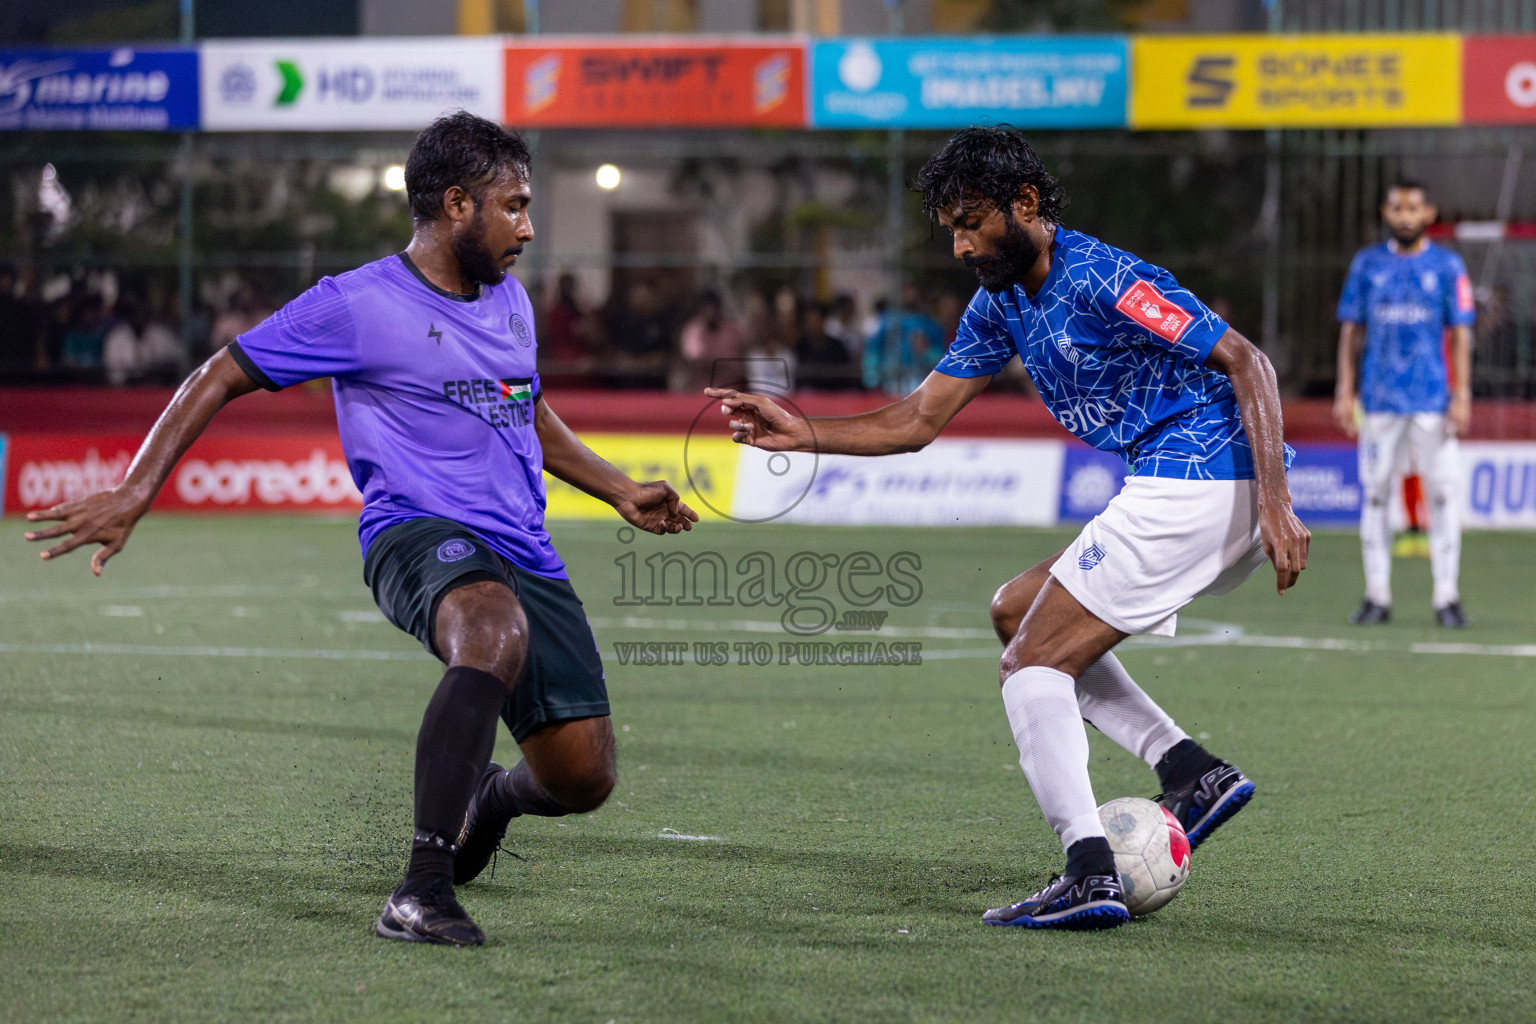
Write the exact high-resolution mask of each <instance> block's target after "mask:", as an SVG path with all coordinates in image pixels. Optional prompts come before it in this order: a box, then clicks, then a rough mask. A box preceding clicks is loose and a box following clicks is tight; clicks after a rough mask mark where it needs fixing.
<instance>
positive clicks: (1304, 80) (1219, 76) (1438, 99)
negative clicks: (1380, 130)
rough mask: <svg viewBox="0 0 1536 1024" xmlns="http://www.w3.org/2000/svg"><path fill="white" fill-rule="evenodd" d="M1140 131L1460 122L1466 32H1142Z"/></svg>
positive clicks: (1135, 65)
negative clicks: (1237, 34)
mask: <svg viewBox="0 0 1536 1024" xmlns="http://www.w3.org/2000/svg"><path fill="white" fill-rule="evenodd" d="M1131 66H1132V72H1133V73H1132V87H1131V104H1130V107H1131V112H1130V123H1131V127H1133V128H1302V127H1314V128H1316V127H1362V128H1366V127H1376V126H1385V125H1453V124H1458V123H1459V122H1460V121H1461V85H1462V77H1461V38H1460V37H1459V36H1455V35H1450V34H1424V35H1247V36H1215V35H1213V36H1137V37H1136V38H1135V41H1134V42H1133V43H1132V47H1131Z"/></svg>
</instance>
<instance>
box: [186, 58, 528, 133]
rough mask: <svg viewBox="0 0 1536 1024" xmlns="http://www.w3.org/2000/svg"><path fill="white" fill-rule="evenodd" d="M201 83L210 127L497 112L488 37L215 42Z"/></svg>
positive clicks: (363, 123)
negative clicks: (458, 112)
mask: <svg viewBox="0 0 1536 1024" xmlns="http://www.w3.org/2000/svg"><path fill="white" fill-rule="evenodd" d="M201 78H202V94H203V127H204V128H205V129H207V130H210V131H243V130H249V129H278V130H282V129H288V130H301V131H318V130H325V129H370V128H377V129H420V128H424V127H426V125H427V124H428V123H429V122H430V121H431V120H432V119H433V118H435V117H437V116H438V115H439V114H442V113H443V112H444V111H447V110H454V109H458V108H463V109H464V110H468V111H470V112H471V113H474V114H479V115H481V116H482V117H489V118H498V117H500V116H501V113H502V109H501V107H502V102H501V94H502V81H501V41H500V40H499V39H497V38H495V37H484V38H464V39H454V38H425V39H323V40H321V39H290V40H282V39H262V40H255V41H239V42H236V41H230V42H217V41H214V42H207V43H204V44H203V46H202V71H201Z"/></svg>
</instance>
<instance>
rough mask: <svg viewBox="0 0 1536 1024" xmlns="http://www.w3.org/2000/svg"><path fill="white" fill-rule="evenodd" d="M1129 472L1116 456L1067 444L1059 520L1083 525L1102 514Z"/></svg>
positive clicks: (1079, 445) (1123, 462)
mask: <svg viewBox="0 0 1536 1024" xmlns="http://www.w3.org/2000/svg"><path fill="white" fill-rule="evenodd" d="M1129 472H1130V468H1129V467H1128V466H1126V464H1125V460H1124V459H1122V458H1121V457H1120V456H1118V455H1114V454H1112V453H1110V452H1101V451H1099V450H1098V449H1097V448H1090V447H1088V446H1087V445H1086V444H1073V443H1068V444H1067V446H1066V452H1065V453H1064V457H1063V458H1062V462H1061V509H1060V511H1059V516H1060V519H1061V521H1062V522H1064V523H1086V522H1087V521H1088V520H1090V519H1092V518H1093V517H1094V516H1096V515H1098V514H1099V513H1100V512H1103V511H1104V509H1105V508H1107V507H1108V506H1109V500H1110V499H1111V498H1113V497H1114V496H1115V495H1117V494H1119V493H1120V488H1122V487H1124V486H1125V475H1126V474H1127V473H1129Z"/></svg>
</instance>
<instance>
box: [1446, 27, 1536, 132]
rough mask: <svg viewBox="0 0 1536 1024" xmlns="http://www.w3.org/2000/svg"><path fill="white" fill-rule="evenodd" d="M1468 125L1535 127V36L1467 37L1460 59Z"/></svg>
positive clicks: (1463, 99)
mask: <svg viewBox="0 0 1536 1024" xmlns="http://www.w3.org/2000/svg"><path fill="white" fill-rule="evenodd" d="M1461 104H1462V118H1463V120H1465V121H1466V122H1467V123H1468V124H1536V36H1467V37H1466V38H1465V39H1464V40H1462V56H1461Z"/></svg>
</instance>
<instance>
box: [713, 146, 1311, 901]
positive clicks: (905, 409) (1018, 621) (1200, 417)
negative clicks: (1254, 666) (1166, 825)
mask: <svg viewBox="0 0 1536 1024" xmlns="http://www.w3.org/2000/svg"><path fill="white" fill-rule="evenodd" d="M919 185H920V187H921V189H922V193H923V204H924V206H925V208H926V209H927V210H928V211H929V213H930V214H931V215H932V216H934V217H936V218H937V220H938V222H939V223H940V224H942V225H943V226H944V227H946V228H948V229H949V230H950V232H951V233H952V234H953V236H954V254H955V256H956V257H958V258H960V259H963V260H964V261H965V263H966V264H967V265H968V266H970V267H972V268H974V269H975V271H976V276H977V278H978V279H979V280H980V282H981V286H982V287H981V288H980V289H979V290H978V291H977V292H976V296H975V298H973V299H972V300H971V303H970V306H969V307H968V308H967V309H966V311H965V314H964V316H963V317H962V318H961V321H960V327H959V331H958V333H957V336H956V338H955V341H954V343H953V345H951V347H950V349H949V352H948V353H947V354H946V355H945V356H944V358H943V359H942V360H941V361H940V362H939V365H938V367H937V368H936V369H935V370H934V372H933V373H932V374H930V375H929V376H928V378H927V379H926V380H925V381H923V383H922V384H921V385H920V386H919V387H918V388H917V389H916V390H915V391H913V392H912V393H911V394H909V395H908V396H907V397H906V398H904V399H902V400H901V401H899V402H896V403H894V404H892V405H888V406H885V407H884V408H882V409H878V410H876V411H874V412H869V413H864V414H861V415H857V416H847V417H840V418H818V419H815V420H812V421H807V420H804V419H798V418H796V417H794V416H791V415H789V414H788V413H786V412H785V411H784V410H783V409H781V408H779V407H778V406H777V405H775V404H774V403H773V402H772V401H770V400H769V399H767V398H764V397H762V396H759V395H747V394H741V393H739V392H736V391H729V390H721V389H710V390H708V391H707V392H706V394H708V395H710V396H711V397H713V398H718V399H720V400H721V402H722V406H723V409H724V411H725V412H726V413H727V414H728V415H729V416H730V425H731V429H732V433H733V436H734V437H735V439H736V440H737V441H738V442H741V443H746V444H751V445H754V446H756V447H759V448H764V449H768V450H775V451H785V450H811V449H814V450H816V451H820V452H843V453H847V454H852V455H884V454H889V453H893V452H903V451H915V450H917V449H920V448H922V447H923V446H924V445H926V444H928V442H930V441H932V440H933V439H934V438H935V437H937V436H938V434H939V432H940V431H941V430H943V428H944V426H945V424H947V423H948V422H949V421H950V419H951V418H953V417H954V415H955V414H956V413H957V412H959V411H960V409H961V408H962V407H964V406H965V404H966V403H967V402H969V401H970V400H971V399H972V398H974V397H975V396H976V395H978V394H980V393H981V392H982V391H983V390H984V389H985V388H986V386H987V383H988V381H990V380H991V377H992V375H993V374H995V373H996V372H998V371H999V370H1000V369H1001V368H1002V367H1003V366H1004V365H1005V364H1006V363H1007V362H1008V361H1009V360H1010V359H1011V358H1012V357H1013V356H1014V355H1015V354H1017V355H1019V356H1020V357H1022V359H1023V361H1024V365H1025V367H1026V368H1027V369H1028V370H1029V374H1030V376H1031V377H1032V378H1033V380H1034V382H1035V385H1036V387H1038V388H1039V390H1040V394H1041V396H1042V397H1043V398H1044V399H1045V402H1046V404H1047V405H1048V406H1049V407H1050V410H1051V412H1052V414H1053V415H1054V416H1055V417H1056V418H1057V420H1059V421H1060V422H1061V423H1062V424H1063V425H1064V426H1065V427H1066V428H1067V429H1068V430H1070V431H1072V432H1073V433H1074V434H1076V435H1077V436H1078V437H1080V438H1082V439H1083V440H1085V441H1087V442H1088V443H1089V444H1092V445H1093V446H1095V447H1097V448H1100V449H1103V450H1105V451H1112V452H1116V453H1119V454H1122V455H1124V456H1125V457H1126V458H1127V460H1129V462H1130V463H1131V466H1132V470H1133V475H1132V476H1131V478H1130V479H1129V480H1128V481H1127V482H1126V486H1125V489H1124V490H1123V491H1122V492H1121V493H1120V495H1119V496H1118V497H1116V498H1115V499H1114V500H1113V501H1112V502H1111V503H1110V505H1109V508H1108V509H1106V510H1105V511H1104V513H1102V514H1101V515H1100V516H1098V517H1097V518H1096V519H1094V520H1093V521H1092V522H1090V523H1089V524H1088V525H1087V527H1085V528H1084V530H1083V532H1082V533H1081V535H1079V537H1078V538H1077V540H1076V541H1075V542H1074V543H1073V544H1072V545H1071V546H1070V547H1068V548H1067V549H1066V550H1065V551H1062V552H1060V553H1059V554H1058V555H1056V556H1055V557H1053V558H1049V559H1047V560H1046V561H1044V562H1042V563H1040V564H1039V565H1036V566H1035V567H1034V568H1032V569H1030V570H1028V571H1027V572H1024V573H1023V574H1021V575H1019V576H1017V577H1015V578H1014V579H1013V580H1010V581H1009V582H1008V583H1005V584H1004V585H1003V586H1002V587H1001V589H999V590H998V592H997V595H996V596H995V597H994V598H993V601H992V622H993V625H994V626H995V627H996V630H997V634H998V636H999V638H1001V640H1002V641H1003V643H1004V645H1005V647H1004V650H1003V657H1002V663H1001V679H1002V690H1003V703H1004V706H1005V708H1006V709H1007V712H1008V720H1009V723H1010V725H1011V726H1012V728H1013V734H1014V739H1015V741H1016V742H1017V744H1018V748H1019V760H1020V764H1021V766H1022V767H1023V769H1024V773H1025V775H1026V776H1027V777H1028V779H1029V784H1030V788H1031V789H1032V790H1033V791H1034V794H1035V797H1036V799H1037V800H1038V801H1039V803H1040V807H1041V810H1042V811H1043V812H1044V814H1045V817H1046V820H1047V821H1049V822H1050V824H1051V826H1052V827H1053V828H1054V829H1055V830H1056V833H1057V835H1058V836H1060V837H1061V841H1062V845H1063V846H1064V847H1065V848H1066V853H1067V866H1066V869H1065V871H1064V872H1063V873H1062V874H1061V875H1060V876H1058V877H1057V878H1055V879H1053V880H1052V881H1051V882H1050V883H1049V884H1048V885H1046V886H1045V888H1043V889H1041V890H1040V891H1039V892H1037V893H1035V894H1034V895H1033V896H1030V897H1029V898H1027V899H1024V900H1021V901H1019V902H1017V903H1014V904H1012V905H1011V906H1007V907H1001V908H998V909H995V910H989V911H987V912H986V914H985V915H983V918H984V920H985V921H986V922H987V923H989V924H997V925H1021V926H1024V927H1030V928H1105V927H1112V926H1115V925H1118V924H1121V923H1123V922H1125V921H1126V920H1128V919H1129V917H1130V915H1129V913H1128V912H1127V910H1126V907H1125V904H1124V901H1123V890H1122V889H1121V886H1120V879H1119V877H1118V875H1117V874H1116V872H1115V864H1114V858H1113V856H1112V855H1111V853H1110V848H1109V843H1108V840H1107V839H1106V838H1105V835H1104V830H1103V827H1102V826H1101V825H1100V823H1099V817H1098V813H1097V802H1096V801H1095V799H1094V796H1093V788H1092V785H1091V784H1090V781H1089V777H1088V737H1087V733H1086V731H1085V730H1084V728H1083V721H1084V719H1086V720H1088V721H1090V722H1092V724H1093V725H1094V726H1096V727H1097V728H1098V729H1099V730H1100V731H1101V732H1103V733H1104V734H1105V735H1106V736H1109V737H1110V738H1111V739H1113V740H1115V741H1116V742H1117V743H1119V744H1120V745H1121V746H1123V747H1125V748H1126V749H1127V750H1129V751H1131V752H1132V753H1134V754H1136V755H1137V756H1138V757H1141V758H1143V759H1144V760H1145V761H1146V762H1147V763H1148V764H1149V765H1151V766H1152V767H1153V768H1154V769H1155V770H1156V771H1157V774H1158V776H1159V778H1160V780H1161V781H1162V786H1163V795H1162V796H1161V797H1160V799H1161V801H1162V803H1163V805H1164V806H1165V807H1167V808H1168V809H1169V810H1170V811H1172V813H1173V814H1174V815H1176V816H1177V817H1178V818H1179V820H1180V822H1181V823H1182V824H1183V825H1184V827H1185V830H1186V831H1187V832H1188V834H1189V839H1190V845H1191V846H1197V845H1199V844H1200V843H1201V842H1203V841H1204V840H1205V839H1207V838H1209V836H1210V834H1211V832H1212V831H1213V830H1214V829H1215V828H1217V827H1218V826H1220V825H1221V824H1222V823H1223V822H1225V821H1226V820H1228V819H1229V818H1230V817H1231V816H1232V814H1234V813H1235V812H1236V811H1238V810H1239V809H1240V808H1241V807H1242V806H1243V805H1244V804H1245V803H1246V802H1247V801H1248V799H1249V798H1250V797H1251V796H1252V795H1253V791H1254V785H1253V783H1252V782H1251V781H1249V780H1248V779H1247V778H1246V777H1245V776H1244V775H1243V773H1242V772H1241V771H1239V770H1238V769H1237V768H1236V767H1234V766H1232V765H1230V764H1228V763H1226V762H1224V761H1221V760H1218V759H1217V758H1216V757H1215V756H1214V755H1212V754H1210V753H1209V752H1208V751H1206V750H1205V749H1204V748H1203V747H1201V746H1200V745H1199V744H1197V743H1195V742H1194V741H1193V740H1192V739H1190V738H1189V736H1188V735H1187V734H1186V733H1185V732H1184V731H1183V730H1182V729H1180V728H1179V727H1178V726H1177V725H1176V724H1175V723H1174V722H1173V720H1172V719H1171V718H1170V717H1169V716H1168V715H1167V714H1166V713H1165V712H1164V711H1163V710H1162V709H1161V708H1160V707H1158V706H1157V704H1156V703H1154V702H1153V700H1152V699H1151V698H1150V697H1149V696H1148V695H1147V694H1146V693H1145V692H1143V691H1142V689H1141V688H1140V687H1139V686H1137V685H1136V683H1135V682H1134V681H1133V680H1132V679H1131V677H1130V675H1129V674H1128V673H1127V672H1126V671H1125V668H1124V667H1123V666H1122V665H1121V664H1120V662H1119V660H1118V659H1117V658H1116V657H1115V656H1114V654H1112V653H1111V649H1112V648H1113V647H1114V646H1115V645H1116V644H1117V643H1119V642H1120V641H1121V640H1123V639H1124V638H1125V637H1126V636H1128V635H1130V634H1133V633H1162V634H1171V633H1172V632H1173V630H1174V626H1175V623H1176V618H1177V613H1178V611H1179V609H1180V608H1182V607H1183V606H1184V605H1186V604H1188V603H1189V602H1190V601H1191V600H1193V599H1194V598H1195V597H1198V596H1200V595H1202V594H1220V593H1225V592H1227V591H1230V590H1232V589H1233V588H1234V587H1236V586H1238V585H1239V584H1240V583H1242V582H1243V580H1245V579H1247V578H1248V576H1249V575H1250V574H1251V573H1252V572H1253V571H1254V570H1255V569H1257V568H1258V567H1259V566H1260V565H1262V564H1263V562H1264V560H1265V557H1266V556H1268V558H1269V559H1270V560H1271V561H1273V563H1274V566H1275V574H1276V583H1277V588H1278V590H1279V591H1280V592H1281V593H1282V594H1283V593H1284V592H1285V591H1286V590H1287V589H1288V588H1289V587H1291V586H1292V585H1294V584H1295V583H1296V580H1297V577H1298V574H1299V573H1300V572H1301V570H1302V569H1303V568H1305V566H1306V559H1307V547H1308V541H1309V540H1310V535H1309V534H1308V532H1307V530H1306V529H1305V527H1303V526H1302V525H1301V523H1300V521H1298V520H1297V518H1296V517H1295V516H1294V515H1293V514H1292V513H1291V503H1290V492H1289V489H1288V487H1287V485H1286V479H1285V469H1286V463H1287V460H1288V458H1289V450H1288V449H1287V448H1286V447H1285V444H1284V443H1283V441H1282V440H1281V434H1282V431H1281V423H1280V396H1279V392H1278V390H1277V389H1276V386H1275V376H1274V371H1273V369H1272V368H1271V367H1270V365H1269V361H1268V360H1267V359H1266V358H1265V357H1264V355H1263V353H1261V352H1259V350H1258V349H1256V348H1255V347H1254V346H1253V345H1252V344H1250V343H1249V342H1248V341H1247V340H1246V339H1244V338H1243V337H1242V335H1240V334H1238V333H1237V332H1236V331H1234V330H1232V329H1231V328H1230V327H1228V326H1227V325H1226V323H1224V322H1223V321H1222V320H1221V318H1220V317H1218V316H1216V314H1214V313H1212V312H1211V311H1210V310H1209V309H1207V308H1206V307H1205V306H1204V305H1203V304H1202V303H1201V302H1200V301H1199V300H1198V299H1196V298H1195V297H1194V295H1192V294H1190V293H1189V292H1188V291H1186V290H1185V289H1183V288H1181V287H1180V286H1179V284H1178V282H1177V281H1175V280H1174V279H1173V276H1172V275H1170V274H1169V273H1168V272H1167V271H1166V270H1163V269H1161V268H1159V267H1154V266H1152V265H1150V264H1147V263H1144V262H1143V261H1141V260H1139V259H1137V258H1136V257H1135V256H1132V255H1131V254H1130V253H1127V252H1122V251H1121V250H1119V249H1115V248H1113V247H1111V246H1108V245H1105V244H1104V243H1103V242H1100V241H1097V240H1096V239H1093V238H1090V237H1088V236H1087V235H1083V234H1079V233H1078V232H1075V231H1069V230H1068V229H1066V228H1064V227H1062V226H1061V225H1060V214H1061V208H1062V205H1063V202H1064V197H1063V195H1062V192H1061V189H1060V186H1059V185H1058V184H1057V182H1056V179H1055V178H1053V177H1052V176H1051V175H1050V174H1048V173H1046V171H1045V168H1044V166H1043V165H1042V164H1041V162H1040V160H1039V158H1038V157H1037V156H1036V155H1035V153H1034V151H1033V150H1032V149H1031V148H1030V146H1029V144H1028V143H1027V142H1026V141H1025V140H1024V137H1023V135H1022V134H1021V133H1019V132H1018V131H1015V130H1013V129H1010V128H968V129H966V130H965V131H963V132H960V133H959V134H958V135H956V136H955V137H954V138H952V139H950V141H949V142H948V143H946V144H945V146H944V147H943V149H941V150H940V151H939V153H938V154H936V155H935V156H934V157H933V158H932V159H931V160H930V161H929V162H928V164H927V166H925V167H924V168H923V172H922V175H921V177H920V179H919Z"/></svg>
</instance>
